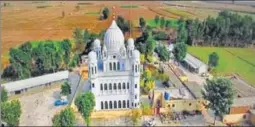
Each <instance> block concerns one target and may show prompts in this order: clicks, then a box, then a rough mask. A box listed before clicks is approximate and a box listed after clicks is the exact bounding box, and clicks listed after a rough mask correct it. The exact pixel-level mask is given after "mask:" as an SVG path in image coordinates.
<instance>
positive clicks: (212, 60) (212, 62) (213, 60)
mask: <svg viewBox="0 0 255 127" xmlns="http://www.w3.org/2000/svg"><path fill="white" fill-rule="evenodd" d="M218 61H219V56H218V54H217V53H216V52H213V53H211V54H210V55H209V61H208V65H209V66H210V67H216V66H217V65H218Z"/></svg>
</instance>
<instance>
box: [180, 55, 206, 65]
mask: <svg viewBox="0 0 255 127" xmlns="http://www.w3.org/2000/svg"><path fill="white" fill-rule="evenodd" d="M184 61H185V62H186V63H188V64H189V65H190V66H192V67H193V68H199V67H201V66H207V65H206V64H205V63H203V62H202V61H201V60H199V59H197V58H195V57H194V56H192V55H190V54H189V53H187V54H186V57H185V58H184Z"/></svg>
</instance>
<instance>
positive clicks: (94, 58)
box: [88, 51, 97, 62]
mask: <svg viewBox="0 0 255 127" xmlns="http://www.w3.org/2000/svg"><path fill="white" fill-rule="evenodd" d="M88 56H89V61H90V62H91V61H97V54H96V52H94V51H91V52H90V53H89V55H88Z"/></svg>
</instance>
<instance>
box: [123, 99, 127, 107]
mask: <svg viewBox="0 0 255 127" xmlns="http://www.w3.org/2000/svg"><path fill="white" fill-rule="evenodd" d="M123 108H126V101H125V100H123Z"/></svg>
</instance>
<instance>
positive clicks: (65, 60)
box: [2, 39, 79, 79]
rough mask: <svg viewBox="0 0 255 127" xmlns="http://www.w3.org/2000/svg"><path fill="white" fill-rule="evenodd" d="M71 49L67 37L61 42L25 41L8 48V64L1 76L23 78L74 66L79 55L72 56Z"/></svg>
mask: <svg viewBox="0 0 255 127" xmlns="http://www.w3.org/2000/svg"><path fill="white" fill-rule="evenodd" d="M71 49H72V45H71V42H70V40H68V39H65V40H63V41H61V42H53V41H51V40H47V41H41V42H39V43H38V45H37V44H34V45H32V44H31V43H30V42H26V43H24V44H22V45H21V46H19V47H18V48H11V49H10V51H9V56H10V58H9V61H10V65H9V66H8V67H7V68H6V69H5V70H4V72H3V75H2V76H3V77H11V78H18V79H25V78H29V77H31V76H38V75H42V74H44V73H51V72H56V71H58V70H61V69H64V68H65V69H67V68H68V67H74V66H76V65H77V64H78V62H79V56H78V55H77V54H74V55H73V57H72V54H71ZM71 58H73V59H71Z"/></svg>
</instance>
